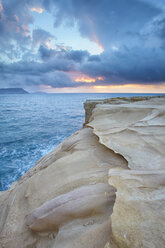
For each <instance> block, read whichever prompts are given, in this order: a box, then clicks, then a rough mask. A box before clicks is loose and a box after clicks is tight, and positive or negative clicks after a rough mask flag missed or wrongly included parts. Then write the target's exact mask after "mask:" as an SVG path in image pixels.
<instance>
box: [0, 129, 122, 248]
mask: <svg viewBox="0 0 165 248" xmlns="http://www.w3.org/2000/svg"><path fill="white" fill-rule="evenodd" d="M119 166H120V167H123V168H127V162H126V160H125V159H124V158H123V157H122V156H120V155H116V154H115V153H114V152H113V151H111V150H110V149H108V148H106V147H105V146H104V145H101V144H100V143H99V142H98V138H97V137H96V136H95V135H94V134H93V133H92V129H90V128H84V129H82V130H80V131H78V132H76V133H75V134H74V135H73V136H71V137H69V138H68V139H67V140H65V141H64V142H63V143H61V144H60V145H59V146H58V147H57V148H56V149H54V150H53V151H52V152H51V153H49V154H48V155H46V156H45V157H43V158H42V159H41V160H40V161H39V162H38V163H37V164H36V165H35V166H34V167H33V168H31V169H30V170H29V171H28V172H27V173H26V174H25V175H24V176H23V177H22V178H21V179H20V180H19V181H18V182H16V183H14V184H13V185H12V187H11V189H9V190H8V191H6V192H2V193H1V195H0V213H1V215H0V244H1V246H0V247H3V248H18V247H20V248H25V247H26V248H33V247H34V248H47V247H51V248H52V247H55V248H64V247H67V248H74V247H75V248H85V247H88V248H104V246H105V244H106V243H107V242H109V239H110V233H111V223H110V215H111V213H112V209H113V205H114V201H115V189H114V188H113V187H112V186H110V185H109V184H108V171H109V169H110V168H114V167H119Z"/></svg>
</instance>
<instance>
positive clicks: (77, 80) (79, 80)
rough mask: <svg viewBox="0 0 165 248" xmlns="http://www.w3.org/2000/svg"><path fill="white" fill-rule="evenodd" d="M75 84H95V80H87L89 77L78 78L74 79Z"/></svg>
mask: <svg viewBox="0 0 165 248" xmlns="http://www.w3.org/2000/svg"><path fill="white" fill-rule="evenodd" d="M75 82H85V83H94V82H96V79H94V78H89V77H78V78H75Z"/></svg>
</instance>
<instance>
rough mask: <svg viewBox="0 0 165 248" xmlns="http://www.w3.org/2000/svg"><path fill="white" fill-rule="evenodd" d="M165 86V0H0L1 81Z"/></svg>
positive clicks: (51, 89)
mask: <svg viewBox="0 0 165 248" xmlns="http://www.w3.org/2000/svg"><path fill="white" fill-rule="evenodd" d="M9 87H10V88H18V87H20V88H24V89H25V90H28V91H29V92H36V91H43V92H47V93H60V92H68V93H69V92H110V93H111V92H112V93H113V92H119V93H122V92H123V93H129V92H136V93H142V92H144V93H165V0H0V88H9Z"/></svg>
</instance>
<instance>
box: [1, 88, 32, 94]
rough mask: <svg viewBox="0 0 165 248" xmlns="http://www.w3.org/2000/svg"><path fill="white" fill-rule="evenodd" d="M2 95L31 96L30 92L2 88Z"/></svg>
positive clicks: (20, 89)
mask: <svg viewBox="0 0 165 248" xmlns="http://www.w3.org/2000/svg"><path fill="white" fill-rule="evenodd" d="M0 94H29V92H27V91H26V90H24V89H22V88H1V89H0Z"/></svg>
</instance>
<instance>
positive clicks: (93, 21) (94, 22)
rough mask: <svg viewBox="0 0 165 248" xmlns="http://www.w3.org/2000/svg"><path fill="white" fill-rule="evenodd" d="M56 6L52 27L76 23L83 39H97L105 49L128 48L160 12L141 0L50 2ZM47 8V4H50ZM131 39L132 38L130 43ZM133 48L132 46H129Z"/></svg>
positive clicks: (62, 0) (61, 0)
mask: <svg viewBox="0 0 165 248" xmlns="http://www.w3.org/2000/svg"><path fill="white" fill-rule="evenodd" d="M51 3H52V6H55V11H56V14H55V17H56V19H55V25H60V24H61V23H62V22H64V21H66V22H68V21H70V20H76V21H77V22H78V25H79V30H80V32H81V34H82V35H83V36H86V37H88V38H90V39H91V40H96V39H98V40H99V42H100V43H101V44H102V45H103V46H104V47H106V48H108V47H109V46H110V45H112V44H113V43H114V42H115V43H116V45H119V44H120V43H121V39H122V43H127V42H128V39H129V42H130V45H131V44H132V42H135V40H138V38H139V36H138V32H139V30H140V29H141V28H142V27H143V26H144V25H145V23H147V22H148V21H150V20H151V19H152V18H154V17H155V16H157V15H158V14H160V13H161V10H160V9H159V8H158V7H157V6H154V5H153V4H151V3H149V2H146V1H142V0H134V1H132V0H125V1H123V0H111V1H109V0H102V1H98V0H97V1H96V0H90V1H88V0H70V1H66V0H54V1H53V0H52V1H51ZM49 5H50V1H49ZM130 36H134V39H133V41H132V40H130ZM132 45H133V44H132Z"/></svg>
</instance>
